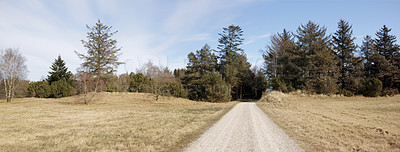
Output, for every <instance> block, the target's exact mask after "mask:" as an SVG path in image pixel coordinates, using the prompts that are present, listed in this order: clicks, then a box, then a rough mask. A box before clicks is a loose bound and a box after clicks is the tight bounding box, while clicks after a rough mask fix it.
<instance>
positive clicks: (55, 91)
mask: <svg viewBox="0 0 400 152" xmlns="http://www.w3.org/2000/svg"><path fill="white" fill-rule="evenodd" d="M71 88H72V86H71V85H70V84H69V83H68V82H67V81H66V80H65V79H60V80H58V81H55V82H53V83H51V85H50V89H51V94H50V98H61V97H68V96H71Z"/></svg>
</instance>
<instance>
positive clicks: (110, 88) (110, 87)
mask: <svg viewBox="0 0 400 152" xmlns="http://www.w3.org/2000/svg"><path fill="white" fill-rule="evenodd" d="M106 91H107V92H119V90H118V87H117V86H107V87H106Z"/></svg>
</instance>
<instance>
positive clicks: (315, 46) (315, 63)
mask: <svg viewBox="0 0 400 152" xmlns="http://www.w3.org/2000/svg"><path fill="white" fill-rule="evenodd" d="M296 37H297V39H298V44H297V45H298V46H299V47H300V58H301V59H302V60H303V64H300V67H301V68H302V71H304V72H305V73H304V77H305V80H306V84H307V87H308V89H311V90H313V91H314V92H317V93H323V94H332V93H335V92H336V89H337V86H336V81H337V80H336V76H335V73H336V66H335V63H336V61H335V59H334V53H333V51H332V49H331V48H330V39H329V36H326V28H325V27H322V28H320V26H319V25H318V24H316V23H314V22H311V21H309V22H308V23H307V24H306V25H301V26H300V27H299V28H298V29H297V36H296Z"/></svg>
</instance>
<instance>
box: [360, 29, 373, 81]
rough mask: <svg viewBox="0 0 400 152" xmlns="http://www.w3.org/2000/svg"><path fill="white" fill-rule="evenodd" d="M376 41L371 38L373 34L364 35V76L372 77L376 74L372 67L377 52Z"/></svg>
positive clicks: (362, 46) (362, 47) (362, 50)
mask: <svg viewBox="0 0 400 152" xmlns="http://www.w3.org/2000/svg"><path fill="white" fill-rule="evenodd" d="M374 45H375V42H374V40H373V39H372V38H371V36H369V35H367V36H365V37H364V40H363V42H362V45H361V48H360V49H361V53H362V58H363V73H364V77H365V78H366V77H371V76H373V75H374V71H373V69H372V66H373V62H374V61H373V58H374V55H375V54H376V51H375V49H374Z"/></svg>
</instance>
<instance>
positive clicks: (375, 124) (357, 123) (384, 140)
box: [257, 92, 400, 151]
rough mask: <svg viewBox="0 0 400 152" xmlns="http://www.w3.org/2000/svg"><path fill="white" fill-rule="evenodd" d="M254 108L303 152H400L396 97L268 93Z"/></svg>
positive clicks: (399, 111)
mask: <svg viewBox="0 0 400 152" xmlns="http://www.w3.org/2000/svg"><path fill="white" fill-rule="evenodd" d="M265 99H269V100H268V102H265ZM257 105H258V106H259V107H260V108H261V109H263V111H264V112H266V113H267V115H268V116H269V117H270V118H271V119H273V120H274V121H275V122H276V123H277V124H278V125H279V126H280V127H282V128H283V129H284V130H285V131H286V132H287V133H288V134H289V135H290V136H291V137H292V138H294V139H295V140H296V142H297V143H298V144H299V145H300V146H301V147H302V148H303V149H305V150H306V151H400V96H395V97H379V98H366V97H340V96H332V97H329V96H318V95H313V96H311V95H304V94H301V93H298V92H297V94H282V93H278V92H272V93H271V94H269V95H268V96H267V97H265V98H264V100H263V101H262V102H258V103H257Z"/></svg>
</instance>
